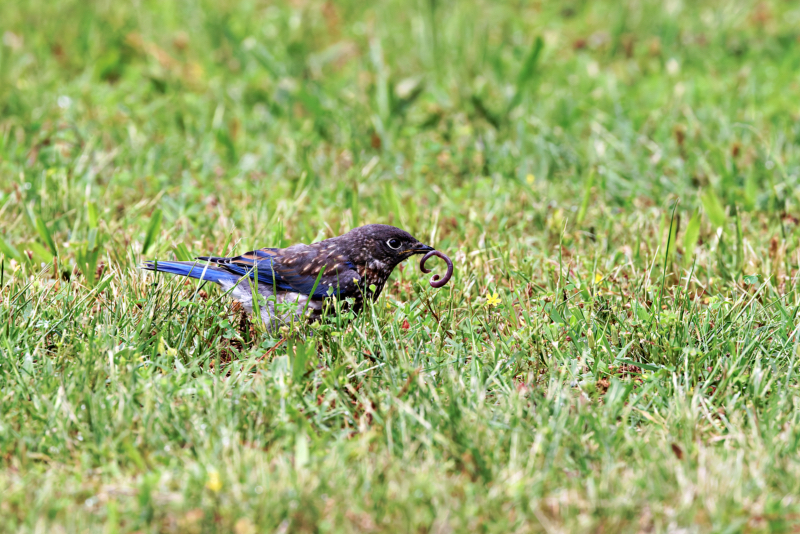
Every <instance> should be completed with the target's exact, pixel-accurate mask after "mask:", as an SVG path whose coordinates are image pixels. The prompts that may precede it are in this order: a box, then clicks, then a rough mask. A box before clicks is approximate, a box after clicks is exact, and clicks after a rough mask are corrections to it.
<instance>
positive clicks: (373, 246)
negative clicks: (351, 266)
mask: <svg viewBox="0 0 800 534" xmlns="http://www.w3.org/2000/svg"><path fill="white" fill-rule="evenodd" d="M342 238H345V239H346V240H347V241H348V243H349V244H350V245H351V246H352V247H353V250H352V252H351V254H352V255H353V256H357V257H359V259H360V260H361V261H363V262H364V263H369V262H372V261H378V262H381V263H383V264H384V265H386V267H387V268H390V269H393V268H394V267H395V266H396V265H397V264H398V263H400V262H402V261H403V260H406V259H408V258H410V257H411V256H413V255H415V254H425V253H426V252H429V251H431V250H433V247H429V246H428V245H425V244H422V243H420V242H419V241H417V239H416V238H415V237H414V236H412V235H411V234H409V233H408V232H406V231H405V230H401V229H400V228H395V227H394V226H389V225H386V224H368V225H366V226H361V227H359V228H355V229H353V230H351V231H350V232H348V233H347V234H345V235H343V236H342Z"/></svg>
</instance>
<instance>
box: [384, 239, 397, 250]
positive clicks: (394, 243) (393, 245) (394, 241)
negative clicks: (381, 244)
mask: <svg viewBox="0 0 800 534" xmlns="http://www.w3.org/2000/svg"><path fill="white" fill-rule="evenodd" d="M386 244H387V245H389V248H392V249H395V250H397V249H398V248H400V240H399V239H397V238H396V237H393V238H391V239H390V240H389V241H387V242H386Z"/></svg>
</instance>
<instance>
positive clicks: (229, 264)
mask: <svg viewBox="0 0 800 534" xmlns="http://www.w3.org/2000/svg"><path fill="white" fill-rule="evenodd" d="M198 259H200V260H204V261H208V262H211V263H212V264H215V265H216V266H219V267H221V268H223V269H225V270H227V271H229V272H231V273H235V274H237V275H238V276H250V277H251V278H252V279H253V280H257V281H258V283H260V284H265V285H270V286H274V287H276V288H277V289H279V290H283V291H294V292H296V293H301V294H304V295H310V296H311V297H313V298H324V297H328V296H331V295H337V296H339V297H340V298H345V297H349V296H355V295H356V294H357V293H358V292H360V291H361V287H360V283H361V276H360V275H359V274H358V270H357V269H356V267H355V265H353V264H352V263H351V262H348V261H343V260H342V259H338V260H336V259H331V258H329V257H327V256H322V255H320V254H319V251H318V250H316V249H315V248H314V247H310V246H306V247H291V248H289V249H270V248H264V249H259V250H253V251H250V252H246V253H244V254H242V255H241V256H236V257H233V258H219V257H201V258H198ZM320 273H321V274H320ZM317 278H319V283H317ZM315 284H316V285H317V287H316V288H314V285H315ZM312 289H313V290H314V291H313V293H312Z"/></svg>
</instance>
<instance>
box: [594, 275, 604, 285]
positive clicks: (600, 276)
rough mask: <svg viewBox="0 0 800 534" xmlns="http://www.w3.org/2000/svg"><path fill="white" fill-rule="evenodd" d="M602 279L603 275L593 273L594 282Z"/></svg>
mask: <svg viewBox="0 0 800 534" xmlns="http://www.w3.org/2000/svg"><path fill="white" fill-rule="evenodd" d="M602 279H603V275H602V274H600V273H594V283H595V284H596V283H597V282H599V281H601V280H602Z"/></svg>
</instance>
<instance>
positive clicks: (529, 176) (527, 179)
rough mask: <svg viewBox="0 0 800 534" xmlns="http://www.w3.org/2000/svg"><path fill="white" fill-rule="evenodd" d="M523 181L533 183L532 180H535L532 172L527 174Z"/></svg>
mask: <svg viewBox="0 0 800 534" xmlns="http://www.w3.org/2000/svg"><path fill="white" fill-rule="evenodd" d="M525 181H526V182H528V185H533V182H535V181H536V177H535V176H534V175H532V174H529V175H528V176H526V177H525Z"/></svg>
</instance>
